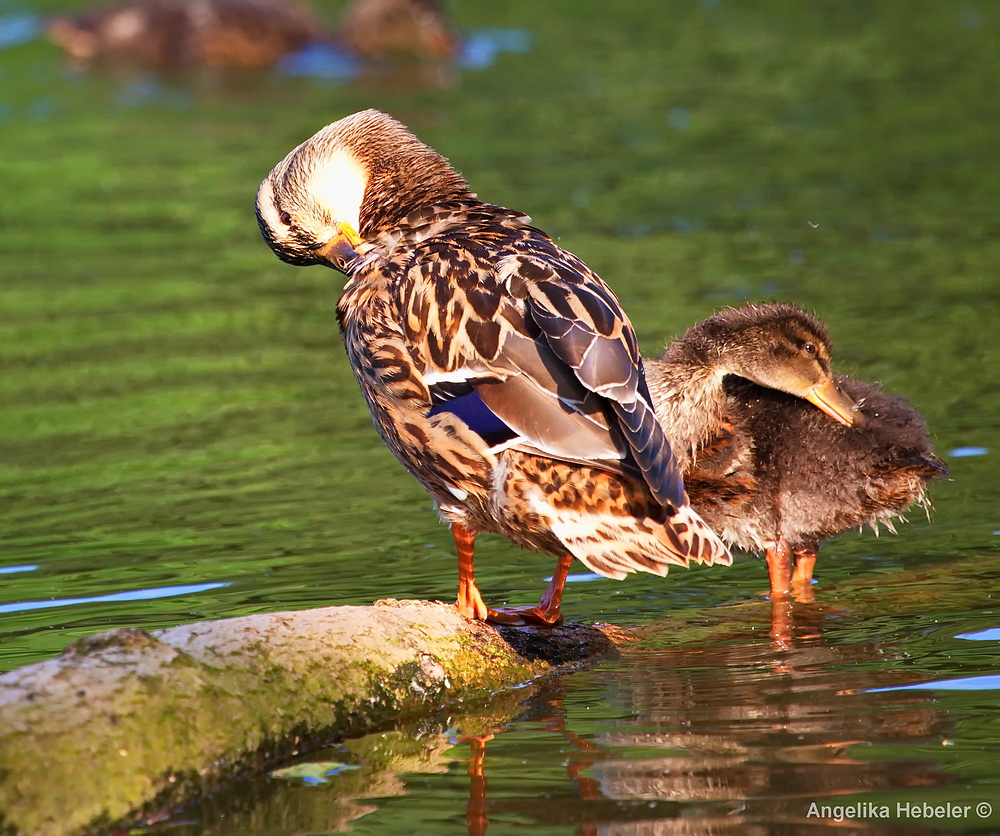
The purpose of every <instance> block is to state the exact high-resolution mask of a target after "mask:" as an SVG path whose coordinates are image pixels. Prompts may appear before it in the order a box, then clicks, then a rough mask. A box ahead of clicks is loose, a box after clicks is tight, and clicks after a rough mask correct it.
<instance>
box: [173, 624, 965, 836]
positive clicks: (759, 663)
mask: <svg viewBox="0 0 1000 836" xmlns="http://www.w3.org/2000/svg"><path fill="white" fill-rule="evenodd" d="M886 661H887V660H886V657H885V654H884V652H883V651H882V649H881V648H880V647H879V646H878V645H877V644H860V645H849V646H835V645H829V644H823V643H822V642H821V641H820V640H817V641H815V642H813V643H812V644H809V645H804V646H800V647H798V648H795V649H793V650H788V651H782V650H776V649H775V648H774V646H773V645H772V644H771V643H769V642H760V643H752V644H731V645H719V644H715V645H705V646H687V647H680V648H670V647H642V648H638V649H636V648H628V649H626V650H625V652H624V653H623V655H622V657H621V658H620V659H618V660H615V661H611V662H607V663H606V664H604V665H601V666H599V667H597V668H595V669H593V670H591V671H588V672H584V673H578V674H575V675H573V676H568V677H562V678H555V679H552V680H549V681H547V682H544V683H542V684H540V685H539V686H538V690H537V691H536V692H535V693H534V694H533V695H532V696H531V697H530V698H529V699H528V700H526V701H525V702H523V703H522V704H521V705H519V706H518V705H516V704H514V703H513V702H512V701H510V699H509V696H510V695H507V696H508V702H507V705H506V707H498V706H494V707H493V709H492V713H491V714H490V715H489V716H487V717H481V716H477V715H466V716H463V717H460V718H458V719H453V720H448V719H442V720H440V721H439V722H438V723H437V724H430V725H427V726H425V727H424V728H423V729H422V730H420V731H415V730H413V729H410V730H409V731H405V732H404V731H396V732H386V733H379V734H375V735H368V736H366V737H364V738H360V739H358V740H349V741H346V742H344V743H343V744H341V745H340V746H337V747H334V748H333V749H330V750H326V751H324V752H321V753H317V754H316V755H315V756H313V757H311V758H309V759H308V760H305V761H303V762H302V763H299V764H296V765H293V766H292V767H291V768H285V769H282V770H278V771H276V772H272V774H271V777H270V778H268V779H261V780H258V781H256V782H254V783H252V784H249V785H244V786H243V787H241V788H238V789H237V790H234V791H232V792H231V793H228V794H226V795H225V796H221V797H219V798H217V799H213V800H210V801H207V802H205V803H204V804H202V805H201V806H200V807H198V808H194V809H193V810H189V811H187V813H186V814H185V816H184V819H185V821H178V820H176V819H175V820H174V821H172V822H169V823H168V826H169V827H170V829H171V832H177V831H178V830H179V832H180V833H182V834H187V833H191V834H194V833H220V834H221V833H234V834H235V833H247V834H263V833H267V832H275V831H274V828H275V827H279V825H280V823H281V822H287V821H294V823H295V829H296V831H297V832H329V831H334V830H342V829H350V830H351V831H353V832H361V833H397V832H399V833H402V832H414V833H416V832H420V833H424V832H432V829H433V832H437V833H466V834H469V835H470V836H483V834H485V833H487V832H490V833H502V832H508V831H506V830H504V829H503V828H504V827H505V826H506V827H510V826H511V823H512V822H517V824H518V827H524V826H527V827H538V828H561V829H560V830H559V832H575V833H580V834H585V836H596V835H597V834H606V835H608V836H610V834H633V836H640V835H641V834H650V835H652V834H678V833H700V834H706V833H707V834H728V833H740V834H747V833H750V834H756V833H767V832H773V827H775V826H780V827H796V826H799V825H805V824H813V825H819V824H823V823H824V822H822V821H820V820H818V819H817V818H816V817H815V816H814V817H812V818H810V817H809V815H808V811H809V807H810V804H811V803H812V802H813V801H816V802H818V803H820V804H822V803H824V802H825V803H827V804H835V803H840V804H843V803H845V802H844V799H845V798H852V797H854V796H855V795H860V796H862V797H865V798H878V797H880V796H879V795H878V794H879V793H890V794H894V795H892V797H894V798H895V797H899V798H902V799H912V800H916V801H919V800H921V799H922V798H923V797H924V796H923V793H925V792H927V791H929V790H930V791H932V788H942V789H946V790H947V789H949V788H952V789H953V788H954V786H955V784H956V776H955V775H954V774H952V773H950V772H948V771H946V770H944V769H941V768H940V764H939V763H937V761H938V758H936V757H934V756H933V755H932V754H930V752H932V751H933V746H939V745H940V742H941V741H942V740H946V739H947V738H948V737H949V736H950V735H952V734H953V733H954V729H953V728H952V724H951V722H950V721H949V720H948V719H946V717H945V716H944V715H943V714H942V713H940V712H939V711H938V710H937V709H936V708H935V707H934V705H933V703H931V702H928V700H927V698H926V695H923V694H921V695H919V696H918V695H916V694H909V693H894V694H885V693H879V692H878V691H876V690H873V689H877V688H880V687H882V688H884V687H886V686H890V687H891V686H893V685H895V684H897V683H902V682H905V681H910V680H912V678H913V677H912V675H910V674H900V673H893V672H892V671H890V670H886V669H885V664H886ZM522 696H523V694H522ZM515 698H516V697H515ZM446 729H447V731H446ZM908 747H912V749H913V750H914V751H905V750H906V749H907V748H908ZM921 747H924V748H921ZM873 752H874V753H875V754H874V755H873V754H872V753H873ZM880 752H883V754H879V753H880ZM904 752H905V753H904ZM871 794H875V795H871ZM461 807H464V809H465V817H464V822H463V823H462V824H461V825H460V824H459V823H458V820H457V814H458V810H459V809H461ZM234 810H235V811H236V813H235V816H234V813H233V811H234ZM222 811H226V813H227V815H226V816H225V817H223V816H220V815H217V814H219V813H221V812H222ZM349 823H350V824H349ZM857 828H861V829H864V830H866V832H874V831H876V830H877V829H878V826H877V823H872V824H871V825H870V827H869V825H865V824H863V823H856V824H855V829H856V830H857ZM511 832H512V831H511ZM783 832H784V831H783Z"/></svg>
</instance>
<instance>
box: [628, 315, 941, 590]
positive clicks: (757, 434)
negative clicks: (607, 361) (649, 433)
mask: <svg viewBox="0 0 1000 836" xmlns="http://www.w3.org/2000/svg"><path fill="white" fill-rule="evenodd" d="M810 346H811V347H812V350H813V351H814V352H815V356H814V357H813V358H808V357H804V354H807V353H809V352H808V351H806V348H807V347H810ZM810 359H812V362H813V363H814V366H815V368H814V371H813V376H812V379H813V380H815V381H816V383H817V384H818V385H820V386H822V387H823V390H822V391H824V392H825V393H826V394H825V395H823V396H822V398H820V399H818V400H819V402H817V399H815V398H813V399H812V400H813V402H812V403H808V402H807V401H806V400H804V398H807V397H809V393H810V391H812V390H811V389H810V386H809V385H798V386H795V385H790V384H789V378H788V375H787V374H785V371H786V370H787V367H788V366H790V365H791V364H798V365H800V366H801V365H803V363H804V362H805V361H809V360H810ZM829 359H830V341H829V337H828V335H827V332H826V328H825V326H823V324H822V323H821V322H819V321H818V320H816V319H815V318H813V317H810V316H809V315H808V314H806V313H805V312H804V311H802V310H801V309H798V308H795V307H794V306H791V305H748V306H744V307H742V308H738V309H734V310H729V311H723V312H721V313H720V314H717V315H715V316H713V317H710V318H709V319H708V320H705V322H703V323H700V324H699V325H696V326H694V327H693V328H691V329H689V331H688V332H687V333H686V334H685V335H684V336H682V337H681V338H680V339H678V340H677V341H675V342H674V343H673V344H672V345H671V346H670V347H669V349H668V350H667V352H666V353H665V354H664V356H663V357H662V358H660V359H658V360H647V361H646V375H647V379H648V381H649V386H650V391H651V393H652V396H653V402H654V406H655V408H656V410H657V415H658V417H659V418H660V420H661V423H662V424H663V426H664V430H665V432H666V434H667V437H668V438H669V439H670V440H671V443H672V445H673V446H674V449H675V450H676V451H677V455H678V457H679V459H680V464H681V467H682V470H683V471H684V474H685V484H686V485H687V489H688V492H689V495H690V498H691V502H692V505H693V506H694V507H695V508H696V510H697V511H698V512H699V514H701V515H702V517H703V518H704V519H705V520H706V522H708V524H709V525H710V526H711V527H712V528H713V529H714V530H715V531H717V532H718V533H719V535H720V536H721V537H722V539H723V540H724V541H725V542H726V543H728V544H729V545H731V546H735V547H738V548H741V549H744V550H748V551H765V553H766V557H767V562H768V570H769V575H770V578H771V592H772V594H773V595H781V594H787V592H788V590H789V588H790V587H791V586H792V585H793V584H794V586H795V589H796V591H797V593H798V594H799V595H800V596H804V597H808V596H809V594H810V593H809V586H810V584H811V579H812V570H813V565H814V564H815V560H816V554H817V551H818V548H819V543H820V541H822V540H824V539H826V538H828V537H832V536H834V535H836V534H839V533H841V532H843V531H846V530H847V529H850V528H859V527H862V526H869V527H872V528H875V529H876V530H877V528H878V526H879V525H880V524H885V525H888V526H890V527H891V525H892V520H893V518H894V517H896V516H898V515H899V514H901V513H903V512H904V511H905V510H906V509H907V508H909V507H910V506H912V505H914V504H916V505H920V506H927V505H928V504H929V502H928V499H927V494H926V487H927V483H928V481H929V480H930V479H932V478H933V477H934V476H937V475H940V474H941V473H943V472H946V469H945V467H944V465H943V463H942V462H941V461H940V459H938V458H937V456H935V455H934V453H933V450H932V446H931V442H930V439H929V437H928V434H927V428H926V425H925V423H924V421H923V419H922V418H921V417H920V415H919V413H917V412H916V410H914V409H913V407H912V406H910V405H909V404H908V403H907V402H906V401H905V400H903V399H902V398H897V397H894V396H891V395H889V394H887V393H885V392H883V391H882V390H881V389H879V388H878V387H877V386H874V385H872V384H869V383H864V382H862V381H856V380H852V379H850V378H848V377H844V376H834V375H833V374H832V372H831V370H830V364H829ZM806 365H808V363H806ZM685 380H691V381H693V382H694V385H691V384H688V385H685V384H684V381H685ZM803 380H804V381H805V383H806V384H808V381H809V377H808V376H807V377H805V378H803ZM835 392H836V393H839V396H840V397H839V399H838V397H837V395H835V394H834V393H835ZM824 401H825V402H826V405H827V406H831V405H832V409H826V410H824V409H823V402H824ZM852 403H853V404H854V405H853V406H852V405H851V404H852ZM817 406H819V407H820V408H819V409H817ZM821 410H822V411H821ZM824 411H826V412H827V414H826V415H824V414H823V412H824ZM831 418H832V419H833V420H831ZM793 562H794V564H795V569H794V574H793V571H792V566H793Z"/></svg>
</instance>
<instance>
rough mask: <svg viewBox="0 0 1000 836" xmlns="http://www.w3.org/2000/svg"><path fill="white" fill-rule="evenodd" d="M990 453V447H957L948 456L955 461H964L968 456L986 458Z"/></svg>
mask: <svg viewBox="0 0 1000 836" xmlns="http://www.w3.org/2000/svg"><path fill="white" fill-rule="evenodd" d="M989 452H990V448H989V447H956V448H955V449H954V450H952V451H950V452H949V453H948V455H949V456H951V457H952V458H954V459H964V458H966V457H968V456H985V455H986V454H987V453H989Z"/></svg>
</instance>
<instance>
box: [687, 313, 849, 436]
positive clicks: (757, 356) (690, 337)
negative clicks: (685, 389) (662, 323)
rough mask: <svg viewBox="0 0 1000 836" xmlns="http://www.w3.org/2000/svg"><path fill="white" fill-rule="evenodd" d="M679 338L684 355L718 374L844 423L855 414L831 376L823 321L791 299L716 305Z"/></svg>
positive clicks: (847, 422)
mask: <svg viewBox="0 0 1000 836" xmlns="http://www.w3.org/2000/svg"><path fill="white" fill-rule="evenodd" d="M678 343H681V344H682V345H681V347H680V348H679V350H680V351H684V352H685V353H686V354H687V357H688V358H694V359H695V360H696V362H697V363H699V364H700V365H703V366H706V367H709V368H711V369H712V370H713V371H715V372H716V373H717V374H718V375H720V377H723V376H725V375H736V376H738V377H742V378H746V379H747V380H751V381H753V382H754V383H757V384H759V385H761V386H767V387H769V388H771V389H778V390H780V391H782V392H788V393H789V394H792V395H796V396H797V397H800V398H804V399H805V400H807V401H809V402H810V403H812V404H813V405H814V406H816V407H818V408H819V409H821V410H822V411H823V412H825V413H826V414H827V415H829V416H830V417H831V418H833V419H834V420H835V421H838V422H840V423H841V424H844V425H845V426H851V425H852V424H854V423H855V421H856V420H857V419H858V412H857V405H856V404H855V403H854V401H852V400H851V399H850V398H849V397H847V395H845V394H844V393H843V392H841V391H840V389H838V388H837V384H836V382H835V381H834V377H833V372H832V371H831V368H830V337H829V334H828V333H827V330H826V327H825V326H824V325H823V323H822V322H820V321H819V320H817V319H815V318H814V317H812V316H810V315H809V314H807V313H806V312H805V311H804V310H802V309H801V308H798V307H796V306H794V305H788V304H771V305H744V306H742V307H739V308H730V309H727V310H724V311H720V312H719V313H717V314H715V315H714V316H711V317H709V318H708V319H706V320H704V321H703V322H701V323H699V324H698V325H696V326H694V327H693V328H691V329H690V330H689V331H688V332H687V333H686V334H685V335H684V337H682V339H681V340H679V341H678ZM675 345H676V343H675ZM672 350H673V347H672Z"/></svg>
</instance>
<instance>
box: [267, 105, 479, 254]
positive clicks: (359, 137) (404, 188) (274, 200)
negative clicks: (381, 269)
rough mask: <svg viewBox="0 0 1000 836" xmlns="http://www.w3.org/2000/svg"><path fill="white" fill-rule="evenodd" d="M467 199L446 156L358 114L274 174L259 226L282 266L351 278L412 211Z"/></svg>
mask: <svg viewBox="0 0 1000 836" xmlns="http://www.w3.org/2000/svg"><path fill="white" fill-rule="evenodd" d="M471 197H474V195H472V194H471V192H470V191H469V186H468V184H467V183H466V182H465V180H464V179H462V176H461V175H460V174H459V173H458V172H457V171H455V170H454V169H453V168H452V167H451V165H450V164H449V163H448V161H447V160H446V159H445V158H444V157H442V156H441V155H440V154H438V153H437V152H436V151H434V150H433V149H432V148H430V147H428V146H427V145H425V144H424V143H422V142H421V141H420V140H419V139H417V138H416V137H415V136H414V135H413V134H412V133H411V132H410V131H409V130H408V129H407V128H406V127H405V126H404V125H402V124H401V123H400V122H397V121H396V120H395V119H393V118H392V117H391V116H388V115H386V114H385V113H381V112H380V111H377V110H364V111H361V112H360V113H355V114H353V115H351V116H347V117H345V118H343V119H341V120H339V121H337V122H334V123H332V124H330V125H327V126H326V127H325V128H323V129H322V130H320V131H318V132H317V133H316V134H314V135H313V136H312V137H310V138H309V139H307V140H306V141H305V142H303V143H302V144H301V145H299V146H298V147H297V148H295V149H294V150H293V151H292V152H291V153H289V154H288V156H286V157H285V158H284V159H283V160H282V161H281V162H280V163H278V164H277V165H276V166H275V167H274V169H273V170H272V171H271V173H270V174H268V175H267V177H266V178H264V182H263V183H261V185H260V188H259V189H258V191H257V223H258V225H259V226H260V231H261V234H263V236H264V240H265V241H267V243H268V246H270V247H271V249H272V250H274V253H275V255H277V256H278V258H280V259H281V260H282V261H287V262H288V263H289V264H298V265H310V264H325V265H326V266H328V267H333V268H334V269H336V270H339V271H340V272H342V273H349V271H350V268H351V266H352V265H353V264H354V262H355V261H356V260H357V258H358V257H359V256H361V255H363V254H364V252H366V250H367V249H369V248H370V246H371V244H372V242H373V241H374V240H375V238H376V237H377V236H378V235H379V233H381V232H384V231H386V230H391V229H392V228H393V227H394V226H396V225H397V224H399V222H400V221H402V219H403V218H405V217H406V216H407V215H408V214H410V213H411V212H413V211H415V210H417V209H419V208H421V207H423V206H429V205H434V204H437V203H442V202H445V201H448V200H460V199H463V198H471Z"/></svg>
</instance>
